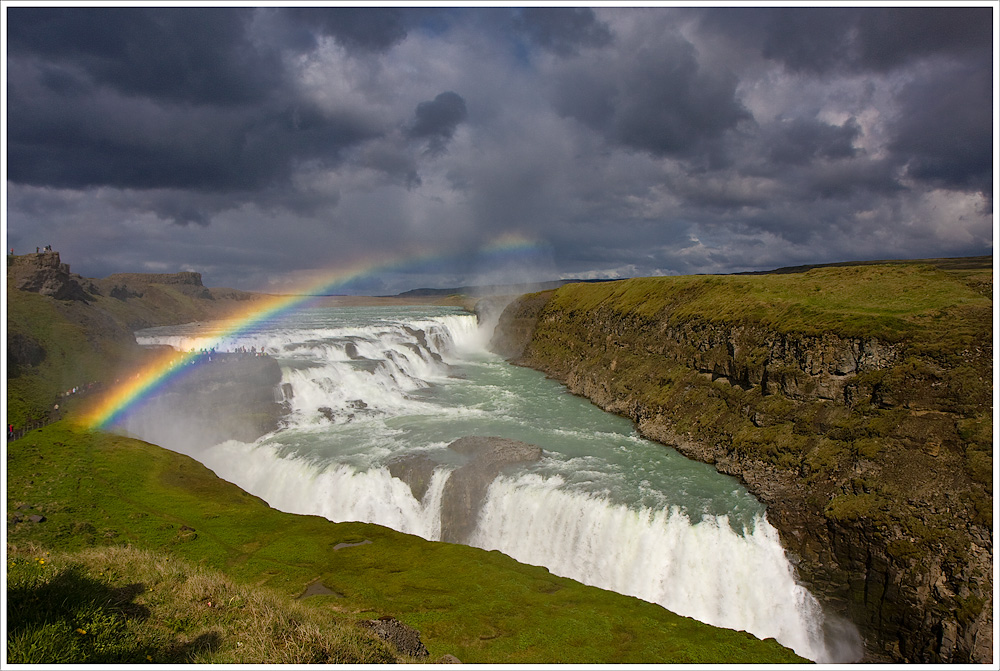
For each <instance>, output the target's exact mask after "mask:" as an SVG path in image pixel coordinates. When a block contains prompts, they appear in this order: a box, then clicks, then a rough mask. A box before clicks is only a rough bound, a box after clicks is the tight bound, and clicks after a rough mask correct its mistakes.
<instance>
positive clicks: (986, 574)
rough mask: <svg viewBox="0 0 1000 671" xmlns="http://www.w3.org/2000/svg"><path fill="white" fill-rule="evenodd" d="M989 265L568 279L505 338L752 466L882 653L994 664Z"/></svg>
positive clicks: (816, 579)
mask: <svg viewBox="0 0 1000 671" xmlns="http://www.w3.org/2000/svg"><path fill="white" fill-rule="evenodd" d="M986 276H987V281H986V283H985V284H984V280H983V273H976V274H975V277H972V276H971V274H970V273H967V272H966V273H957V272H952V273H946V272H943V271H941V270H940V269H937V268H932V267H927V266H872V267H868V268H863V269H861V268H836V269H833V268H830V269H817V270H812V271H810V272H808V273H804V274H801V275H798V276H794V277H793V276H786V277H781V278H779V277H776V276H760V277H752V278H750V277H741V278H737V277H728V278H717V277H712V278H709V277H705V278H654V279H648V280H627V281H622V282H616V283H612V284H607V285H600V286H592V287H585V286H583V285H569V286H567V287H563V288H561V289H559V290H557V291H554V292H544V293H541V294H534V295H530V296H526V297H522V298H521V299H519V300H517V301H515V302H514V303H512V304H511V305H510V306H508V308H507V309H506V310H505V311H504V313H503V315H502V316H501V319H500V322H499V324H498V326H497V329H496V334H495V336H494V340H493V346H494V349H495V350H496V351H497V352H499V353H501V354H503V355H504V356H505V357H507V358H509V359H511V360H512V361H514V362H515V363H519V364H521V365H528V366H531V367H534V368H537V369H539V370H542V371H544V372H546V373H547V374H549V375H550V376H552V377H554V378H556V379H559V380H561V381H562V382H564V383H565V384H566V385H567V387H568V388H569V390H570V391H572V392H574V393H577V394H581V395H583V396H586V397H587V398H590V399H591V400H592V401H593V402H594V403H596V404H597V405H599V406H600V407H602V408H604V409H606V410H608V411H611V412H616V413H619V414H622V415H625V416H627V417H630V418H632V419H633V420H634V421H635V422H636V424H637V426H638V428H639V430H640V431H641V433H642V434H643V435H645V436H646V437H648V438H651V439H654V440H657V441H659V442H662V443H664V444H667V445H671V446H674V447H676V448H677V449H678V450H679V451H681V452H682V453H683V454H685V455H687V456H689V457H691V458H694V459H698V460H701V461H704V462H707V463H711V464H714V465H715V466H716V468H717V469H718V470H719V471H721V472H723V473H727V474H731V475H734V476H736V477H738V478H740V479H741V480H742V481H743V482H744V483H745V485H746V486H747V488H748V489H749V490H750V491H751V492H752V493H753V494H755V495H756V496H757V497H758V498H759V499H760V500H761V501H762V502H764V503H765V504H766V505H767V507H768V517H769V519H770V520H771V522H772V524H774V526H775V527H777V528H778V529H779V532H780V533H781V537H782V541H783V544H784V545H785V547H786V550H787V551H788V552H789V555H790V556H791V558H792V560H793V562H794V563H796V564H797V568H798V571H799V574H800V578H801V579H802V580H803V582H805V583H806V584H807V585H808V586H809V587H810V588H811V589H812V590H813V591H814V593H816V594H817V596H819V597H820V598H821V599H822V600H823V601H824V602H825V603H826V605H827V607H828V608H830V609H831V610H833V611H836V612H838V613H839V614H842V615H844V616H846V617H847V618H848V619H850V620H851V621H852V622H854V623H855V624H856V625H857V626H858V628H859V629H860V631H861V633H862V635H863V638H864V641H865V646H866V658H865V659H866V661H871V662H887V661H909V662H990V661H992V591H993V585H992V550H993V545H992V508H993V503H992V361H993V355H992V323H991V322H992V317H991V313H992V301H991V300H989V299H988V298H987V297H986V295H988V294H989V293H991V283H990V282H989V278H990V277H991V274H990V273H989V271H986ZM984 286H988V287H989V289H990V291H985V290H984ZM984 294H986V295H984Z"/></svg>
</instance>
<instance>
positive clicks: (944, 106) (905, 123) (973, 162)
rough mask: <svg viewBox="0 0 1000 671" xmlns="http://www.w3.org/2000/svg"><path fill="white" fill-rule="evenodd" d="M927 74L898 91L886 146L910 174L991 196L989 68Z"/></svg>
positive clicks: (983, 65) (991, 79) (991, 75)
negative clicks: (893, 117)
mask: <svg viewBox="0 0 1000 671" xmlns="http://www.w3.org/2000/svg"><path fill="white" fill-rule="evenodd" d="M928 74H929V76H924V77H918V78H915V79H913V80H912V81H911V82H910V83H909V84H907V85H906V86H905V87H904V88H903V90H902V91H901V93H900V95H899V97H898V101H899V103H900V112H899V115H898V118H897V119H896V120H895V123H894V126H893V138H892V140H891V142H890V143H889V145H888V146H889V149H890V150H891V151H892V152H893V153H894V154H895V158H896V160H897V161H899V162H900V163H903V164H904V165H905V166H906V172H907V175H908V176H909V177H911V178H913V179H916V180H920V181H923V182H928V183H930V184H932V185H935V186H939V187H942V188H946V189H957V190H969V191H978V192H980V193H982V194H983V195H984V196H986V197H987V198H988V199H989V200H991V201H992V195H993V186H992V185H993V133H994V132H995V130H996V129H995V127H994V125H993V112H992V103H991V101H992V99H993V87H994V86H995V85H996V81H995V73H994V72H993V69H992V67H991V66H990V65H989V63H978V64H975V65H971V66H958V67H948V68H945V69H943V70H942V71H939V72H934V73H928Z"/></svg>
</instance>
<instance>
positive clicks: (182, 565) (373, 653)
mask: <svg viewBox="0 0 1000 671" xmlns="http://www.w3.org/2000/svg"><path fill="white" fill-rule="evenodd" d="M7 641H8V658H7V661H8V662H9V663H14V664H63V663H72V664H128V663H131V664H146V663H175V664H186V663H212V664H264V663H270V664H308V663H353V664H362V663H382V664H385V663H394V662H396V661H397V655H395V654H394V653H393V652H392V651H391V650H390V649H389V648H388V647H387V645H386V644H385V643H384V642H382V641H380V640H378V639H376V638H375V637H374V636H372V635H370V634H368V633H366V632H364V631H363V630H361V629H360V628H358V627H356V626H352V625H351V624H350V623H349V622H348V621H347V620H346V619H344V618H339V619H338V618H333V617H330V616H328V615H326V616H321V615H320V613H318V612H317V611H315V610H314V609H310V608H306V607H305V606H302V605H301V604H299V603H297V602H295V601H292V600H291V599H288V598H287V597H284V596H282V595H280V594H278V593H276V592H274V591H272V590H268V589H261V588H252V587H248V586H246V585H240V584H237V583H235V582H233V581H232V580H231V579H229V578H227V577H226V576H225V575H224V574H222V573H221V572H219V571H213V570H209V569H206V568H204V567H202V566H199V565H196V564H193V563H191V562H188V561H183V560H179V559H177V558H176V557H170V556H168V555H165V554H161V553H155V552H150V551H148V550H139V549H136V548H132V547H103V548H88V549H84V550H81V551H78V552H74V553H63V552H49V551H46V550H41V549H39V548H38V547H35V546H33V545H31V544H28V545H26V546H22V547H8V551H7Z"/></svg>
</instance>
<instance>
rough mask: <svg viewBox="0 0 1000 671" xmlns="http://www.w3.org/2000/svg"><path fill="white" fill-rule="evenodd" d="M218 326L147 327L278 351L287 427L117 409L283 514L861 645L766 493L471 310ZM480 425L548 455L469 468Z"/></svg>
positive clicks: (810, 647) (772, 631) (180, 340)
mask: <svg viewBox="0 0 1000 671" xmlns="http://www.w3.org/2000/svg"><path fill="white" fill-rule="evenodd" d="M204 327H205V325H189V326H173V327H160V328H154V329H147V330H145V331H141V332H139V333H138V334H137V339H138V340H139V342H140V343H141V344H146V345H161V346H162V345H169V346H171V347H172V348H174V349H175V350H178V351H191V350H201V349H205V348H217V349H218V350H223V351H226V350H228V351H235V350H239V351H243V350H248V351H254V352H258V353H259V352H266V353H267V355H268V356H271V357H273V358H275V359H276V360H277V362H278V363H279V364H280V366H281V375H282V381H281V385H280V388H279V393H280V396H281V400H282V401H283V402H284V403H286V404H287V407H288V411H289V412H288V414H287V415H286V416H285V419H284V421H283V423H282V426H281V428H280V429H279V430H278V431H275V432H272V433H270V434H268V435H265V436H263V437H262V438H260V439H258V440H257V441H255V442H253V443H244V442H239V441H235V440H228V441H225V442H222V443H220V444H216V445H212V446H209V447H192V446H191V442H190V441H189V440H186V437H185V435H184V434H183V433H181V432H178V431H177V430H176V426H177V421H176V419H175V417H176V416H178V415H182V414H183V412H184V411H183V408H182V407H181V406H180V405H177V404H172V402H171V400H170V397H169V394H167V395H165V396H164V399H161V402H154V403H148V404H145V405H143V406H142V407H138V408H135V409H134V410H133V411H132V412H130V413H128V414H127V415H125V416H123V417H121V418H120V419H119V420H118V423H117V424H116V427H117V429H118V430H121V431H125V432H128V433H130V434H132V435H136V436H138V437H141V438H143V439H145V440H149V441H151V442H154V443H157V444H160V445H163V446H164V447H167V448H169V449H173V450H176V451H179V452H184V453H187V454H189V455H190V456H192V457H194V458H196V459H198V460H199V461H201V462H202V463H204V464H205V465H206V466H208V467H209V468H211V469H212V470H214V471H215V472H216V474H218V475H219V476H220V477H222V478H224V479H226V480H229V481H231V482H233V483H235V484H237V485H239V486H240V487H242V488H243V489H244V490H246V491H248V492H250V493H252V494H254V495H256V496H259V497H261V498H262V499H264V500H265V501H267V502H268V503H269V504H270V505H271V506H273V507H275V508H278V509H280V510H284V511H286V512H292V513H301V514H314V515H322V516H324V517H326V518H328V519H331V520H333V521H347V520H352V521H362V522H373V523H377V524H381V525H384V526H388V527H392V528H394V529H397V530H399V531H403V532H406V533H412V534H417V535H420V536H422V537H424V538H427V539H430V540H441V539H445V540H459V541H460V542H465V543H468V544H471V545H475V546H478V547H482V548H485V549H489V550H499V551H501V552H503V553H505V554H507V555H510V556H511V557H513V558H515V559H517V560H518V561H521V562H525V563H529V564H536V565H542V566H545V567H547V568H548V569H549V570H551V571H552V572H553V573H556V574H558V575H562V576H565V577H569V578H573V579H576V580H579V581H581V582H584V583H587V584H591V585H594V586H597V587H601V588H605V589H609V590H614V591H617V592H621V593H623V594H628V595H632V596H636V597H639V598H641V599H644V600H647V601H651V602H654V603H657V604H660V605H662V606H664V607H665V608H668V609H669V610H672V611H674V612H676V613H679V614H681V615H688V616H690V617H694V618H696V619H698V620H701V621H703V622H706V623H709V624H713V625H717V626H722V627H727V628H731V629H743V630H746V631H749V632H750V633H752V634H754V635H755V636H757V637H759V638H767V637H774V638H776V639H777V640H778V641H779V642H781V643H782V644H783V645H786V646H788V647H790V648H792V649H794V650H795V651H796V652H797V653H799V654H800V655H802V656H804V657H807V658H809V659H812V660H815V661H819V662H836V661H852V660H851V659H850V658H851V657H852V656H853V655H854V652H853V651H850V650H847V651H844V650H842V648H841V646H840V645H839V643H838V641H834V640H831V636H830V633H829V632H830V630H831V628H832V627H831V626H830V625H831V622H830V621H829V620H828V619H827V618H825V616H824V613H823V612H822V609H821V608H820V606H819V604H818V602H817V601H816V599H815V598H814V597H813V596H812V595H811V594H809V592H808V591H807V590H806V589H805V588H804V587H802V586H801V585H799V584H798V583H797V582H796V580H795V572H794V569H793V567H792V565H791V564H790V563H789V560H788V559H787V557H786V556H785V553H784V551H783V549H782V548H781V545H780V543H779V541H778V536H777V533H776V532H775V530H774V528H773V527H771V525H770V524H769V523H768V522H767V519H766V515H765V510H764V508H763V506H762V505H761V504H760V503H759V502H758V501H757V500H756V499H754V498H753V497H752V496H750V495H749V494H748V493H747V492H746V490H745V489H743V487H742V486H741V485H740V484H739V483H738V482H737V481H736V480H735V479H733V478H731V477H728V476H724V475H721V474H719V473H717V472H716V471H715V470H714V469H713V468H712V467H711V466H708V465H706V464H700V463H696V462H693V461H690V460H688V459H686V458H684V457H682V456H681V455H679V454H678V453H677V452H675V451H674V450H672V449H671V448H668V447H664V446H662V445H659V444H656V443H652V442H650V441H646V440H644V439H642V438H641V437H639V436H638V435H637V434H636V432H635V429H634V427H633V426H632V424H631V422H629V421H628V420H626V419H623V418H620V417H617V416H614V415H610V414H608V413H605V412H603V411H601V410H600V409H598V408H597V407H595V406H593V405H592V404H590V403H589V402H588V401H586V400H584V399H581V398H578V397H575V396H573V395H571V394H569V393H567V392H566V391H565V389H564V388H563V387H562V386H561V385H559V384H558V383H556V382H554V381H552V380H549V379H547V378H545V377H544V376H543V375H542V374H540V373H538V372H536V371H532V370H528V369H524V368H519V367H515V366H512V365H510V364H508V363H506V362H505V361H504V360H502V359H501V358H499V357H497V356H496V355H493V354H491V353H489V352H488V350H487V347H486V345H487V342H488V339H489V330H490V329H489V328H485V327H481V326H480V325H479V324H478V323H477V318H476V317H475V316H474V315H470V314H467V313H464V312H462V311H460V310H458V309H452V308H435V307H391V308H387V307H365V308H359V307H355V308H309V309H305V310H301V311H298V312H296V313H291V314H288V315H285V316H283V317H282V318H281V319H279V320H275V321H272V322H268V323H267V324H265V325H263V327H262V328H260V329H259V330H257V331H255V332H253V333H252V334H250V333H242V334H238V335H232V336H228V337H224V338H223V339H222V340H219V339H218V338H216V337H215V336H213V334H212V333H211V332H210V331H209V332H206V331H205V328H204ZM175 400H177V401H178V403H180V400H178V399H175ZM466 436H489V437H502V438H504V439H510V440H513V441H521V442H522V443H527V444H530V445H534V446H539V447H541V456H540V458H538V459H533V460H526V461H521V462H518V463H507V464H501V465H498V466H497V467H496V468H495V469H494V470H492V471H489V470H488V469H486V470H483V469H482V468H479V469H478V470H475V469H472V468H471V466H468V464H469V463H470V456H469V455H468V454H463V453H461V452H459V451H456V450H455V449H453V448H452V447H450V446H451V445H452V444H453V443H454V442H455V441H456V440H458V439H460V438H463V437H466ZM470 469H471V470H470ZM460 479H464V480H463V481H462V482H459V480H460ZM449 481H450V482H449ZM458 485H462V487H463V489H462V490H461V491H462V492H463V493H464V494H463V496H458V495H457V494H456V491H458V490H457V487H458ZM845 655H846V657H845ZM651 661H652V660H651Z"/></svg>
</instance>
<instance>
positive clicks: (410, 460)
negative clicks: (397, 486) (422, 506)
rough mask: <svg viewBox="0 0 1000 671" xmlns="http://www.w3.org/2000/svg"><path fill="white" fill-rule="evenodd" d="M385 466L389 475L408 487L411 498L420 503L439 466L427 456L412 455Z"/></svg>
mask: <svg viewBox="0 0 1000 671" xmlns="http://www.w3.org/2000/svg"><path fill="white" fill-rule="evenodd" d="M387 466H388V468H389V474H390V475H391V476H392V477H394V478H399V479H400V480H402V481H403V482H405V483H406V484H407V485H409V487H410V492H411V493H412V494H413V498H415V499H416V500H417V501H422V500H423V498H424V495H425V494H426V493H427V488H428V487H429V486H430V484H431V477H432V476H433V475H434V470H435V469H436V468H438V466H439V464H438V463H437V462H436V461H434V460H433V459H431V458H429V457H428V456H427V455H424V454H412V455H407V456H405V457H401V458H399V459H396V460H394V461H391V462H389V464H387Z"/></svg>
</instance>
